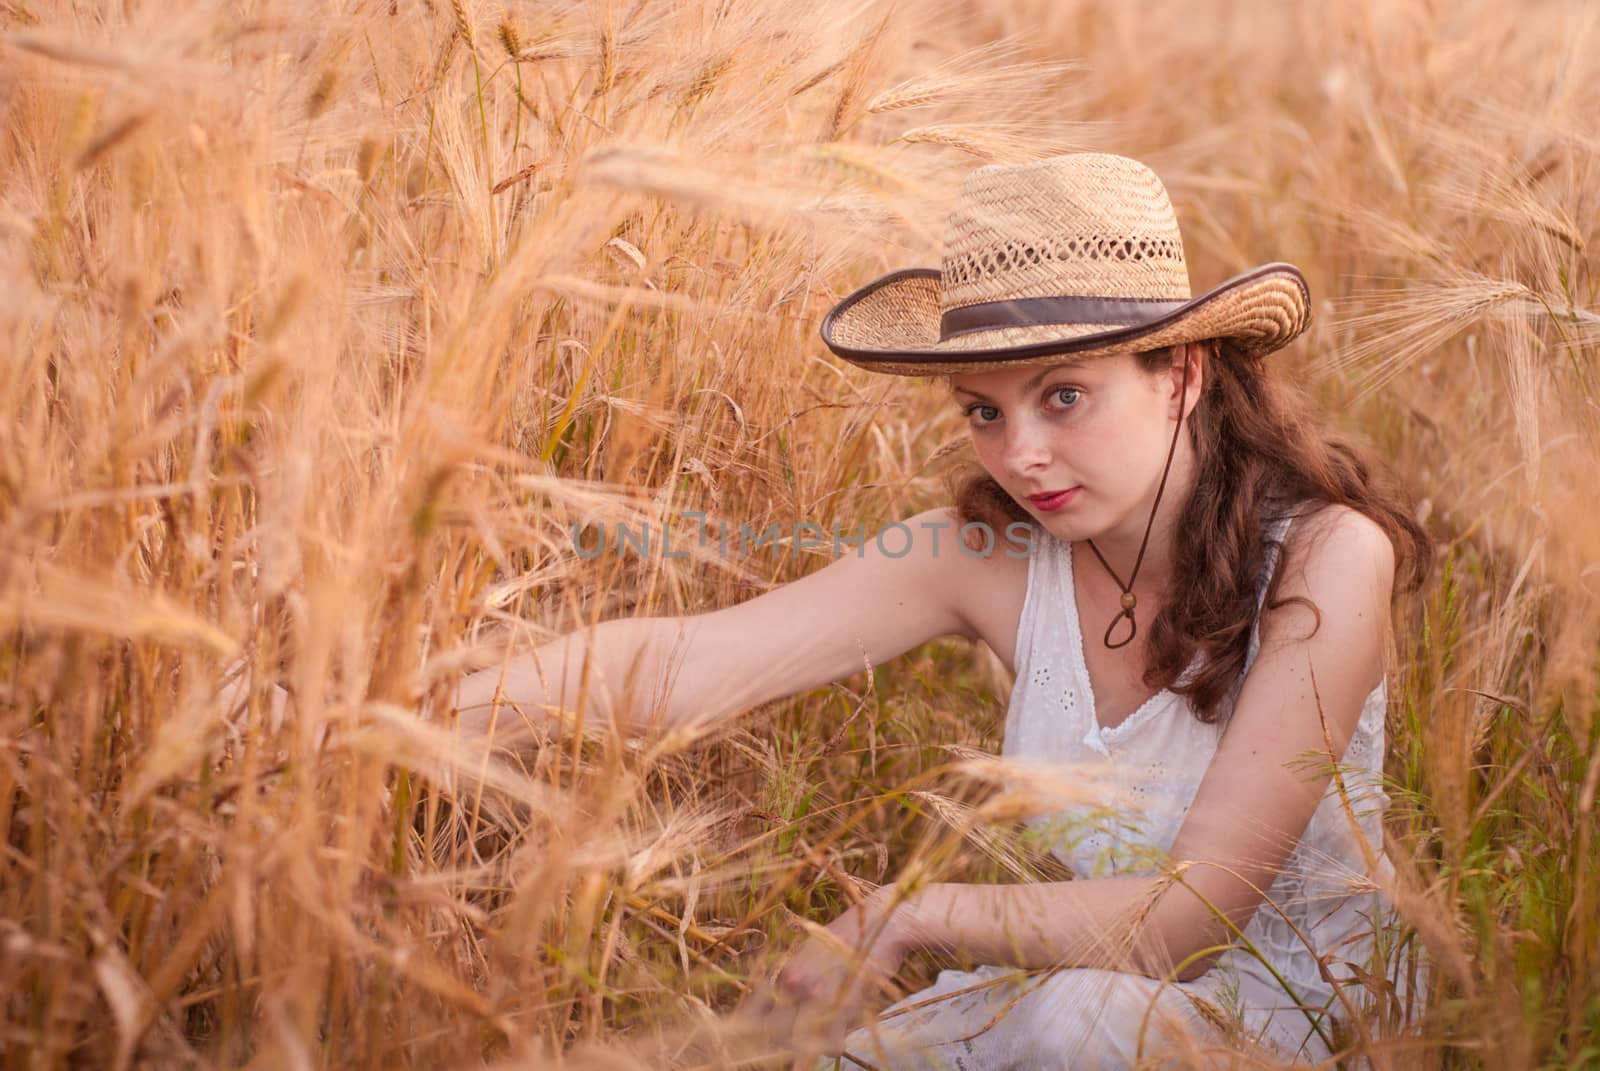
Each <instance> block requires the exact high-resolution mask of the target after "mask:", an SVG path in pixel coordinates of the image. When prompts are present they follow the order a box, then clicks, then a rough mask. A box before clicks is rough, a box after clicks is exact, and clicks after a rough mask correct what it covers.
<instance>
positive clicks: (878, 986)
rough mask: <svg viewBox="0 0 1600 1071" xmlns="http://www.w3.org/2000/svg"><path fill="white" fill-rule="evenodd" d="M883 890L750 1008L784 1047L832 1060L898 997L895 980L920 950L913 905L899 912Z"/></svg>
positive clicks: (814, 940)
mask: <svg viewBox="0 0 1600 1071" xmlns="http://www.w3.org/2000/svg"><path fill="white" fill-rule="evenodd" d="M892 892H893V890H892V889H880V890H878V891H877V892H875V893H873V894H872V895H871V896H869V897H868V898H867V899H866V900H864V901H862V902H861V903H860V904H857V905H856V906H854V907H852V908H850V909H849V910H848V911H846V912H845V913H844V914H842V915H840V916H839V917H838V918H836V919H834V920H833V921H832V922H830V923H829V924H828V925H827V926H815V925H813V927H812V934H811V936H810V937H808V938H807V939H806V940H805V941H804V942H802V943H801V945H800V947H799V948H798V949H796V950H795V951H794V953H793V954H792V955H791V956H790V958H789V960H788V962H787V963H786V964H785V965H784V966H783V968H782V969H781V970H780V971H779V972H778V974H777V977H776V979H775V980H774V981H773V982H772V983H771V986H770V992H758V993H757V994H756V995H755V997H753V998H752V999H751V1001H750V1002H749V1003H748V1004H747V1005H746V1008H747V1011H748V1012H749V1013H750V1014H752V1015H754V1016H756V1017H758V1018H759V1019H760V1020H761V1021H762V1023H763V1024H764V1026H765V1028H766V1030H767V1032H768V1033H769V1034H770V1035H771V1036H772V1038H773V1039H774V1040H775V1041H777V1042H779V1043H780V1044H789V1045H793V1044H796V1043H798V1044H803V1045H805V1046H806V1047H807V1048H814V1049H817V1050H819V1051H821V1052H823V1053H825V1054H827V1055H829V1056H837V1055H839V1054H840V1053H841V1052H843V1051H844V1039H845V1035H846V1033H848V1031H849V1030H850V1028H851V1026H852V1025H853V1022H854V1020H855V1019H856V1017H857V1016H858V1015H860V1014H861V1012H862V1011H863V1010H865V1009H876V1008H878V1007H880V1006H881V1005H882V1004H884V1003H886V1001H885V999H884V998H885V997H888V996H891V995H892V994H893V992H894V989H893V986H894V975H895V972H896V971H898V970H899V968H900V961H901V960H902V959H904V958H905V954H906V952H908V951H909V950H910V949H911V947H912V946H913V944H914V941H913V938H912V933H911V929H910V927H909V925H908V918H909V911H908V907H907V905H905V904H900V905H898V908H897V909H891V903H892V901H891V899H890V894H891V893H892Z"/></svg>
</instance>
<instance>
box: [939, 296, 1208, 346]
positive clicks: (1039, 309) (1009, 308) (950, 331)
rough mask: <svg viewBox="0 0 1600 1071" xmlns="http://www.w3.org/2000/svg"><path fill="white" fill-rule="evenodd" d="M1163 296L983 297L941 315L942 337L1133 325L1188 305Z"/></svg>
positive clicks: (941, 338) (944, 339)
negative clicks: (1004, 330)
mask: <svg viewBox="0 0 1600 1071" xmlns="http://www.w3.org/2000/svg"><path fill="white" fill-rule="evenodd" d="M1187 304H1188V302H1187V301H1165V300H1162V299H1160V298H1096V297H1040V298H1017V299H1015V300H1012V301H982V302H979V303H978V304H976V305H963V306H961V307H960V308H957V309H950V310H949V311H947V312H946V313H945V314H944V315H942V316H940V317H939V341H940V342H944V341H946V340H948V339H952V338H955V337H956V336H958V335H970V334H973V333H974V332H977V331H994V330H997V329H999V328H1004V327H1041V326H1048V325H1050V324H1118V325H1127V326H1132V325H1135V324H1141V323H1145V322H1146V321H1149V320H1156V319H1160V318H1161V317H1162V316H1165V315H1167V314H1168V313H1170V312H1176V311H1177V310H1178V309H1181V308H1183V307H1184V306H1185V305H1187Z"/></svg>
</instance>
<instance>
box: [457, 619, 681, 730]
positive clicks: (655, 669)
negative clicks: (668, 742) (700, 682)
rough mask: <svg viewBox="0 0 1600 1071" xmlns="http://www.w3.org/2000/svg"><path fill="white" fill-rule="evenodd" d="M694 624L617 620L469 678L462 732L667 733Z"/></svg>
mask: <svg viewBox="0 0 1600 1071" xmlns="http://www.w3.org/2000/svg"><path fill="white" fill-rule="evenodd" d="M690 620H692V619H684V618H618V619H616V620H612V621H604V622H601V623H600V624H598V625H593V626H590V627H588V628H584V629H579V630H577V631H575V632H570V633H567V634H566V635H564V636H559V637H557V638H556V639H554V640H551V641H550V642H548V643H546V644H543V645H542V646H540V647H539V648H538V649H537V650H535V651H534V652H532V653H531V654H526V655H517V656H514V657H512V658H510V659H509V660H507V661H506V663H505V664H504V665H503V666H491V667H489V668H487V669H482V670H479V671H477V672H475V673H470V674H467V675H466V676H465V677H463V678H462V680H461V683H460V685H459V686H458V687H457V690H456V696H455V704H454V706H455V709H456V711H457V714H458V716H459V718H460V725H461V728H462V730H463V731H464V732H466V733H469V734H472V735H475V736H488V735H490V733H491V730H492V732H493V735H494V736H495V737H496V738H497V739H500V738H505V737H506V736H507V735H514V734H516V733H518V732H519V731H522V730H524V729H527V728H532V729H534V730H535V731H553V730H555V729H556V728H557V727H559V726H561V725H566V726H568V727H573V726H574V725H575V723H576V721H577V720H578V719H579V717H580V716H581V718H582V720H583V723H584V727H585V729H586V730H600V731H610V730H611V729H613V728H615V729H616V730H617V731H619V732H620V733H621V734H622V735H624V736H635V735H638V734H640V733H642V732H646V731H649V730H652V729H659V728H664V727H668V726H670V725H671V724H673V723H674V722H675V720H676V719H677V716H676V714H675V713H674V711H673V710H672V709H671V704H670V699H671V678H672V675H673V670H674V668H675V667H674V663H675V660H676V656H677V655H679V654H681V649H680V641H681V640H682V637H683V636H684V634H685V629H686V628H687V627H688V622H689V621H690Z"/></svg>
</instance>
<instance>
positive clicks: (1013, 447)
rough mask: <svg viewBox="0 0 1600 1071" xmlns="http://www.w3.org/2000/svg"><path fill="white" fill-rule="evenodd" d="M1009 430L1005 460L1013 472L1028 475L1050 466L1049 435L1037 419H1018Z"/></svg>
mask: <svg viewBox="0 0 1600 1071" xmlns="http://www.w3.org/2000/svg"><path fill="white" fill-rule="evenodd" d="M1008 432H1009V434H1008V435H1007V437H1006V452H1005V461H1006V464H1007V465H1009V466H1010V467H1011V471H1012V472H1015V473H1016V474H1017V475H1019V476H1026V475H1029V474H1031V473H1034V472H1037V471H1038V470H1040V469H1042V468H1046V467H1048V466H1049V464H1050V440H1049V436H1048V435H1047V434H1046V430H1045V429H1044V428H1043V427H1041V426H1040V425H1039V423H1038V422H1037V421H1033V420H1018V421H1016V422H1014V423H1013V424H1012V425H1011V427H1010V428H1009V429H1008Z"/></svg>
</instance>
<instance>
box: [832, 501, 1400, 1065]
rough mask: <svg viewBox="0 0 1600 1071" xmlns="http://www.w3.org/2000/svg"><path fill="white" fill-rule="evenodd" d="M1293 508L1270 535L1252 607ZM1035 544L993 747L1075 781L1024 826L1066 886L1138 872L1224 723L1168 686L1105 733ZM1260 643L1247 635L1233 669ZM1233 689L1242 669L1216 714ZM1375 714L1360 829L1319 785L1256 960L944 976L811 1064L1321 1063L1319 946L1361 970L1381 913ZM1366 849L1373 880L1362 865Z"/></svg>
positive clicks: (1071, 619) (1358, 753)
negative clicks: (1247, 1053)
mask: <svg viewBox="0 0 1600 1071" xmlns="http://www.w3.org/2000/svg"><path fill="white" fill-rule="evenodd" d="M1294 516H1295V514H1292V513H1291V514H1287V515H1283V516H1279V517H1276V518H1273V519H1271V520H1270V521H1269V522H1268V523H1267V524H1266V525H1265V531H1266V535H1267V540H1268V547H1267V561H1266V568H1265V570H1264V572H1263V575H1262V576H1261V578H1260V579H1259V581H1258V583H1257V609H1258V611H1259V608H1260V605H1261V600H1262V598H1263V596H1264V595H1265V591H1266V586H1267V583H1268V582H1269V581H1270V579H1271V576H1272V571H1273V569H1274V568H1275V567H1276V563H1277V560H1278V551H1279V549H1280V548H1281V546H1282V541H1283V538H1284V536H1285V534H1286V533H1287V531H1288V527H1289V524H1290V522H1291V521H1292V520H1293V519H1294ZM1036 546H1037V550H1036V552H1035V554H1034V555H1033V556H1032V557H1031V558H1030V560H1029V565H1028V587H1027V595H1026V597H1025V600H1024V603H1023V608H1022V616H1021V619H1020V621H1019V622H1018V627H1017V647H1016V651H1017V666H1016V670H1017V674H1016V683H1015V685H1014V687H1013V688H1012V692H1011V699H1010V704H1009V707H1008V709H1007V714H1006V724H1005V737H1004V746H1003V749H1002V753H1003V754H1004V755H1005V756H1006V757H1007V758H1008V759H1010V760H1013V761H1015V762H1017V763H1023V764H1029V765H1032V764H1042V767H1041V768H1042V769H1044V770H1048V769H1050V768H1051V767H1054V768H1055V771H1056V777H1057V779H1058V783H1059V782H1060V781H1064V780H1065V779H1066V778H1068V777H1071V778H1073V779H1074V781H1073V783H1074V785H1075V786H1079V788H1078V792H1077V796H1078V800H1079V802H1075V803H1074V804H1073V805H1072V806H1071V807H1070V808H1068V809H1066V810H1063V811H1060V812H1056V813H1054V814H1051V815H1048V816H1041V817H1037V818H1034V819H1032V820H1030V821H1029V822H1028V825H1029V827H1031V834H1032V835H1042V836H1043V837H1044V838H1045V843H1047V844H1048V845H1049V846H1050V850H1051V851H1052V853H1053V854H1054V855H1056V856H1057V857H1058V858H1059V859H1061V860H1062V861H1063V862H1064V863H1066V864H1067V865H1068V866H1069V867H1071V868H1072V871H1073V873H1074V875H1075V876H1077V877H1078V878H1092V877H1097V876H1112V875H1127V874H1139V873H1151V872H1153V871H1154V870H1155V869H1156V867H1157V865H1158V862H1159V859H1160V857H1161V856H1162V855H1164V854H1165V853H1166V852H1167V851H1168V850H1169V849H1170V848H1171V846H1172V842H1173V839H1174V838H1175V837H1176V835H1177V832H1178V827H1179V826H1180V825H1181V824H1182V821H1183V817H1184V815H1185V813H1187V811H1188V809H1189V805H1190V803H1191V802H1192V801H1193V799H1194V795H1195V792H1196V791H1197V789H1198V788H1199V785H1200V780H1201V778H1202V777H1203V776H1204V774H1205V771H1206V767H1207V766H1208V765H1209V764H1210V762H1211V759H1212V757H1213V756H1214V754H1215V752H1216V748H1217V744H1218V742H1219V740H1220V739H1221V736H1222V730H1223V722H1225V721H1226V719H1225V718H1224V719H1220V720H1219V722H1218V723H1216V724H1210V725H1208V724H1205V723H1202V722H1201V721H1200V720H1199V719H1197V718H1196V717H1195V716H1194V714H1193V713H1192V709H1191V707H1190V706H1189V704H1188V703H1187V701H1186V700H1184V699H1183V698H1182V697H1180V696H1178V695H1175V694H1174V693H1173V692H1171V691H1170V690H1167V691H1162V692H1159V693H1157V694H1156V695H1154V696H1152V697H1151V698H1150V700H1149V701H1147V702H1146V703H1145V704H1144V705H1143V706H1141V707H1140V708H1139V709H1138V710H1136V711H1135V712H1134V713H1133V714H1131V715H1129V716H1128V717H1127V718H1126V719H1125V720H1124V721H1123V722H1122V723H1120V724H1119V725H1117V726H1115V727H1113V728H1111V729H1104V728H1102V727H1101V726H1100V724H1099V722H1098V721H1097V719H1096V716H1095V711H1094V700H1093V694H1092V691H1091V689H1090V685H1089V674H1088V670H1087V669H1086V668H1085V663H1084V657H1083V637H1082V632H1081V630H1080V628H1079V625H1078V615H1077V602H1076V598H1075V596H1074V592H1073V583H1072V546H1071V544H1070V543H1068V542H1066V541H1063V540H1058V539H1055V538H1053V537H1051V536H1049V535H1048V534H1042V536H1041V538H1040V540H1039V542H1038V543H1037V544H1036ZM1259 646H1260V638H1259V636H1258V634H1257V632H1256V629H1255V628H1252V630H1251V636H1250V645H1249V650H1248V656H1247V661H1246V663H1245V670H1246V672H1248V671H1249V668H1250V666H1251V665H1252V664H1253V663H1254V661H1255V658H1256V655H1257V652H1258V649H1259ZM1242 684H1243V676H1242V675H1241V678H1240V682H1239V684H1236V685H1235V687H1234V690H1233V693H1232V696H1231V697H1230V700H1229V702H1228V703H1227V708H1228V709H1230V710H1231V707H1232V702H1233V701H1234V700H1236V699H1237V697H1238V693H1239V689H1240V687H1242ZM1385 707H1386V689H1385V685H1384V684H1383V683H1380V684H1379V685H1378V686H1377V687H1376V688H1374V689H1373V690H1372V692H1371V693H1369V694H1368V696H1367V698H1366V702H1365V705H1364V706H1363V708H1362V712H1361V716H1360V720H1359V722H1358V724H1357V726H1356V730H1355V733H1354V735H1353V737H1352V738H1351V740H1350V743H1349V745H1348V747H1347V749H1346V751H1345V753H1344V756H1343V758H1342V761H1341V763H1340V767H1339V768H1340V771H1341V775H1342V779H1343V781H1344V784H1345V790H1346V792H1347V794H1348V796H1349V797H1350V799H1351V805H1352V807H1351V810H1352V812H1353V813H1354V814H1355V815H1356V816H1357V822H1356V823H1355V825H1354V826H1352V823H1351V821H1350V818H1349V816H1348V814H1347V813H1346V811H1345V808H1344V806H1343V804H1341V802H1340V800H1339V798H1338V790H1337V787H1336V786H1335V785H1331V784H1330V786H1329V789H1328V794H1327V795H1326V796H1325V797H1324V798H1323V800H1322V802H1321V804H1320V805H1319V806H1318V808H1317V810H1316V811H1315V813H1314V814H1313V816H1312V818H1311V821H1310V823H1309V824H1308V825H1307V827H1306V831H1305V833H1304V834H1303V836H1302V837H1301V839H1300V841H1299V842H1298V844H1297V845H1296V847H1295V849H1294V851H1293V852H1292V853H1291V855H1290V856H1289V859H1288V860H1287V862H1286V863H1285V865H1284V868H1283V870H1282V872H1281V874H1280V875H1279V877H1278V879H1277V880H1276V881H1275V882H1274V884H1273V886H1272V888H1271V890H1270V891H1269V896H1268V901H1267V902H1266V903H1263V905H1262V906H1261V907H1260V909H1258V910H1257V912H1256V914H1255V915H1254V917H1253V918H1252V919H1251V921H1250V922H1249V923H1248V924H1247V926H1246V927H1245V928H1244V935H1245V938H1246V939H1247V940H1248V942H1249V944H1250V945H1251V946H1253V947H1254V948H1255V949H1256V950H1257V952H1258V953H1259V956H1258V955H1253V954H1251V952H1250V951H1249V950H1248V949H1247V948H1245V947H1243V946H1242V945H1241V946H1239V947H1235V948H1233V949H1231V950H1230V951H1228V952H1226V953H1224V954H1223V955H1222V956H1221V957H1220V958H1219V959H1218V961H1217V964H1216V966H1214V967H1213V968H1212V969H1211V970H1210V971H1208V972H1207V973H1206V974H1204V975H1202V976H1201V977H1200V978H1198V979H1195V980H1193V981H1189V982H1162V981H1159V980H1157V979H1153V978H1148V977H1145V976H1143V975H1138V974H1132V973H1124V972H1119V971H1110V970H1098V969H1091V968H1062V969H1059V970H1057V971H1054V972H1051V973H1041V972H1032V973H1028V972H1021V971H1018V970H1017V969H1016V968H1014V967H1000V966H981V967H978V968H977V969H975V970H972V971H957V970H945V971H941V972H940V974H939V976H938V978H937V980H936V981H935V982H934V984H933V985H931V986H929V987H928V988H926V989H923V990H921V991H919V992H917V993H914V994H912V995H911V996H909V997H907V998H905V999H904V1000H902V1001H900V1002H898V1003H896V1004H894V1005H893V1006H891V1007H890V1008H887V1009H885V1011H884V1012H883V1013H881V1014H880V1015H879V1017H878V1022H877V1023H876V1024H874V1025H873V1026H870V1027H866V1028H862V1029H858V1030H856V1031H854V1032H852V1033H851V1034H850V1036H849V1037H848V1039H847V1041H846V1054H845V1056H844V1057H843V1058H841V1059H838V1061H837V1062H835V1058H832V1057H830V1058H827V1059H826V1060H824V1061H823V1062H822V1063H820V1064H818V1065H817V1066H818V1068H825V1067H843V1068H859V1067H863V1066H867V1067H877V1068H896V1069H899V1068H952V1069H960V1071H1022V1069H1035V1068H1038V1069H1044V1068H1049V1069H1052V1071H1056V1069H1063V1068H1074V1069H1075V1068H1098V1067H1132V1066H1134V1065H1135V1064H1137V1063H1140V1062H1141V1061H1149V1060H1150V1059H1151V1056H1152V1054H1153V1053H1157V1052H1160V1051H1163V1050H1162V1048H1161V1047H1162V1046H1163V1045H1165V1046H1170V1047H1171V1048H1170V1051H1171V1053H1172V1054H1173V1055H1174V1057H1175V1058H1176V1057H1177V1056H1178V1054H1179V1053H1180V1052H1182V1053H1183V1054H1184V1056H1183V1058H1184V1062H1185V1065H1186V1066H1192V1065H1193V1064H1194V1063H1196V1062H1197V1061H1196V1054H1197V1050H1198V1048H1199V1047H1205V1048H1207V1049H1208V1050H1209V1051H1210V1052H1211V1057H1210V1059H1218V1058H1219V1056H1225V1057H1226V1058H1228V1059H1238V1058H1239V1054H1240V1052H1242V1051H1243V1050H1244V1049H1246V1048H1250V1047H1252V1046H1256V1047H1259V1051H1260V1052H1262V1053H1264V1054H1266V1055H1269V1056H1271V1057H1272V1058H1274V1059H1275V1060H1279V1061H1281V1060H1297V1059H1300V1060H1304V1059H1310V1060H1321V1059H1324V1058H1326V1057H1327V1056H1328V1055H1329V1049H1328V1040H1329V1039H1330V1038H1331V1037H1332V1030H1333V1024H1332V1023H1330V1022H1329V1018H1330V1015H1333V1016H1337V1015H1340V1014H1341V1013H1342V1006H1341V1004H1340V1001H1339V997H1338V996H1336V995H1335V992H1334V986H1333V985H1332V984H1331V983H1330V982H1328V981H1327V980H1326V979H1325V978H1324V976H1323V972H1322V971H1321V970H1320V969H1319V967H1318V964H1317V953H1323V954H1328V953H1330V952H1331V953H1332V958H1331V960H1330V963H1331V964H1332V966H1333V967H1335V968H1340V967H1342V962H1341V961H1348V962H1350V963H1354V964H1357V965H1359V966H1361V967H1363V968H1365V967H1366V966H1367V963H1366V960H1367V957H1368V955H1369V954H1370V950H1371V947H1372V937H1371V935H1372V933H1373V932H1374V928H1375V927H1374V922H1373V920H1374V918H1375V912H1382V913H1383V914H1384V916H1385V918H1387V917H1389V914H1388V913H1389V911H1390V910H1391V909H1390V908H1389V905H1388V902H1387V899H1386V898H1385V897H1383V895H1382V893H1381V892H1380V891H1379V890H1380V889H1381V888H1382V887H1383V885H1384V884H1385V882H1386V879H1387V877H1388V875H1389V872H1390V868H1389V863H1388V860H1387V859H1386V858H1384V856H1383V838H1382V830H1381V824H1382V818H1383V812H1384V810H1385V809H1386V808H1387V806H1388V802H1389V799H1388V796H1387V795H1386V794H1385V793H1384V792H1383V790H1382V787H1381V776H1382V764H1383V754H1384V716H1385ZM1085 793H1086V794H1087V801H1085V798H1086V797H1085ZM1095 800H1099V801H1101V802H1098V803H1097V802H1093V801H1095ZM1130 801H1132V802H1130ZM1357 836H1359V837H1361V838H1364V839H1365V840H1366V842H1367V848H1368V852H1369V853H1370V856H1369V854H1368V852H1363V850H1362V846H1361V845H1360V844H1359V843H1358V841H1357ZM1369 857H1370V858H1372V859H1374V860H1375V863H1376V869H1377V871H1378V872H1377V873H1369V871H1368V866H1367V863H1366V859H1367V858H1369ZM1296 930H1298V931H1300V932H1301V933H1303V934H1305V935H1306V938H1307V940H1308V941H1309V943H1310V945H1311V946H1313V947H1314V948H1315V950H1316V951H1315V952H1314V951H1313V947H1307V941H1303V940H1301V938H1300V937H1298V936H1296ZM1263 960H1265V962H1263ZM1332 973H1333V974H1334V975H1335V977H1338V978H1340V979H1341V980H1343V979H1348V978H1349V977H1350V976H1351V972H1350V971H1349V970H1348V969H1335V970H1334V971H1333V972H1332ZM1274 974H1276V975H1277V977H1275V976H1274ZM984 983H989V984H984ZM975 986H976V987H978V988H975V989H974V988H973V987H975ZM963 990H970V991H969V992H965V993H962V992H961V991H963ZM1360 994H1361V989H1360V987H1359V986H1354V985H1350V986H1346V987H1345V997H1346V999H1354V998H1357V997H1359V996H1360ZM1356 1002H1357V1003H1359V1001H1356ZM1225 1037H1227V1038H1229V1039H1230V1040H1229V1041H1227V1042H1226V1043H1225V1042H1224V1038H1225ZM1141 1038H1142V1040H1141ZM1186 1039H1193V1040H1192V1041H1189V1042H1186ZM852 1056H857V1057H860V1059H861V1061H865V1063H862V1062H858V1061H857V1060H853V1059H851V1057H852Z"/></svg>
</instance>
